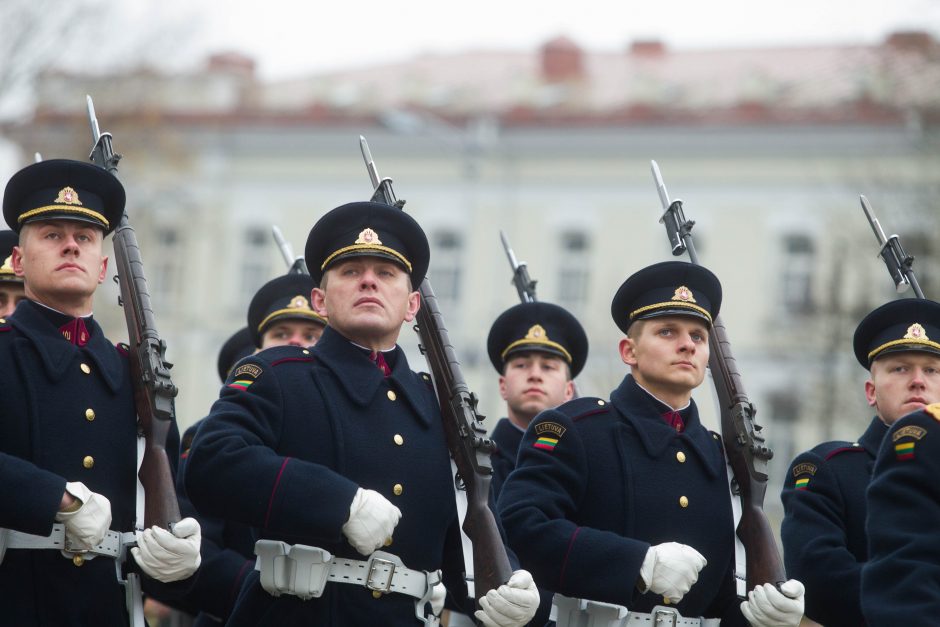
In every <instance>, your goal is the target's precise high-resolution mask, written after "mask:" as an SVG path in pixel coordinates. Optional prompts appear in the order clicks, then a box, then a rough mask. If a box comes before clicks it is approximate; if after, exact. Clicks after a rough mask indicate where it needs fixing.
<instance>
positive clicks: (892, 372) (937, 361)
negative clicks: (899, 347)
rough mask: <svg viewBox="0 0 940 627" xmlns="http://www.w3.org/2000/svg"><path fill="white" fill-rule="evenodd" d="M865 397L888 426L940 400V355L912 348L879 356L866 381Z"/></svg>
mask: <svg viewBox="0 0 940 627" xmlns="http://www.w3.org/2000/svg"><path fill="white" fill-rule="evenodd" d="M865 397H866V399H867V400H868V404H869V405H870V406H872V407H874V408H875V411H877V412H878V416H879V417H881V420H882V421H883V422H884V423H885V424H888V425H891V424H894V422H895V421H896V420H897V419H898V418H900V417H902V416H904V415H906V414H909V413H911V412H912V411H917V410H919V409H923V408H924V407H925V406H927V405H929V404H931V403H937V402H940V356H938V355H934V354H932V353H921V352H914V351H912V352H904V353H889V354H887V355H884V356H883V357H879V358H878V359H876V360H875V361H874V362H873V363H872V365H871V379H869V380H868V381H866V382H865Z"/></svg>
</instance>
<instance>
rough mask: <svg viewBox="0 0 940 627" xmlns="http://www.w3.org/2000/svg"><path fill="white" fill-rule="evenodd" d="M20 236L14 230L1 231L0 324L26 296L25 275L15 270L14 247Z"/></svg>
mask: <svg viewBox="0 0 940 627" xmlns="http://www.w3.org/2000/svg"><path fill="white" fill-rule="evenodd" d="M18 239H19V238H18V237H17V235H16V233H15V232H13V231H0V261H3V265H0V324H3V323H4V322H6V320H4V318H6V317H7V316H9V315H10V314H11V313H13V310H14V309H16V305H17V303H19V302H20V301H21V300H23V299H24V298H26V292H25V291H24V289H23V277H19V276H16V273H15V272H13V247H14V246H16V242H17V240H18Z"/></svg>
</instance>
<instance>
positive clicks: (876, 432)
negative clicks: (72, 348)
mask: <svg viewBox="0 0 940 627" xmlns="http://www.w3.org/2000/svg"><path fill="white" fill-rule="evenodd" d="M887 432H888V425H886V424H885V423H883V422H881V418H879V417H878V416H875V417H874V418H872V420H871V424H869V425H868V428H867V429H865V433H863V434H862V437H860V438H859V439H858V443H859V445H861V446H862V448H864V449H865V450H866V451H868V454H869V455H871V456H872V458H875V457H878V449H879V448H881V441H882V440H883V439H884V437H885V434H886V433H887Z"/></svg>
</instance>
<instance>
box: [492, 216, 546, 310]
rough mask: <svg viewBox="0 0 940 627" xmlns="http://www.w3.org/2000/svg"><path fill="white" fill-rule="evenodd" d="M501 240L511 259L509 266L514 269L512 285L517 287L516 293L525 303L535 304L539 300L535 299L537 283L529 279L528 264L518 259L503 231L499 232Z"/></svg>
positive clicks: (507, 255)
mask: <svg viewBox="0 0 940 627" xmlns="http://www.w3.org/2000/svg"><path fill="white" fill-rule="evenodd" d="M499 238H500V239H501V240H502V242H503V250H505V251H506V257H508V258H509V266H510V267H511V268H512V284H513V285H514V286H515V287H516V291H517V292H519V300H521V301H522V302H523V303H534V302H535V301H536V300H537V299H536V297H535V283H536V282H535V281H533V280H532V279H531V278H530V277H529V269H528V268H527V267H526V263H525V262H524V261H522V262H520V261H518V260H517V259H516V253H515V252H513V250H512V246H510V245H509V238H507V237H506V234H505V233H504V232H503V231H502V230H500V232H499Z"/></svg>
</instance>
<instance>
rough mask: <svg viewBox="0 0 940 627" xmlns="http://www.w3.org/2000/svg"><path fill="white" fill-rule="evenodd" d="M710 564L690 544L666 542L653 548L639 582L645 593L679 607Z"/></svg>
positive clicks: (641, 568) (647, 555)
mask: <svg viewBox="0 0 940 627" xmlns="http://www.w3.org/2000/svg"><path fill="white" fill-rule="evenodd" d="M707 563H708V562H707V561H706V560H705V558H704V557H702V554H701V553H699V552H698V551H696V550H695V549H693V548H692V547H690V546H689V545H687V544H679V543H678V542H664V543H663V544H657V545H656V546H651V547H650V549H649V551H647V552H646V558H644V559H643V565H642V566H640V578H641V579H642V580H643V583H644V584H646V590H643V589H641V590H640V591H641V592H646V591H647V590H651V591H653V592H655V593H656V594H661V595H663V596H664V597H665V598H667V599H669V600H670V601H671V602H673V603H678V602H679V601H680V600H681V599H682V597H684V596H685V593H686V592H688V591H689V589H690V588H691V587H692V584H694V583H695V582H696V581H698V573H699V571H700V570H702V569H703V568H705V565H706V564H707Z"/></svg>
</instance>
